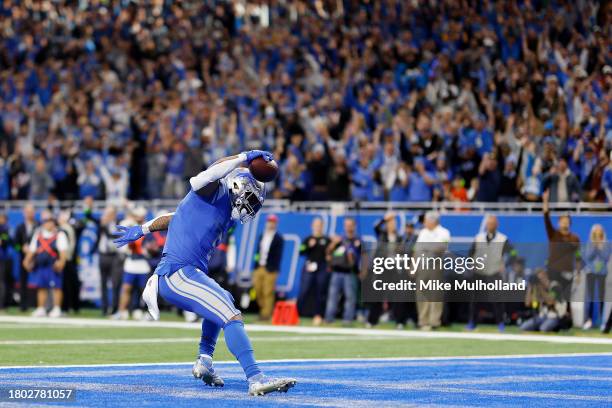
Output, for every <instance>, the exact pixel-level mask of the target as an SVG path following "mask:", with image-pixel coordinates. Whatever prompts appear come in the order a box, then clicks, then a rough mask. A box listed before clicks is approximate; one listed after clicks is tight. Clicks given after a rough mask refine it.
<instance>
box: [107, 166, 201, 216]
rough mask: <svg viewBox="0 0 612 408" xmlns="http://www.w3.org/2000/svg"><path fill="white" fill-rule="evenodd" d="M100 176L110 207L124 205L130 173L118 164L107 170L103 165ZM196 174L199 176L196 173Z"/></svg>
mask: <svg viewBox="0 0 612 408" xmlns="http://www.w3.org/2000/svg"><path fill="white" fill-rule="evenodd" d="M99 170H100V176H101V177H102V181H103V182H104V196H105V198H106V202H107V203H108V204H109V205H116V206H117V205H123V204H124V203H125V201H126V200H127V194H128V182H129V179H128V171H127V169H126V168H125V167H123V166H122V165H120V164H117V165H116V166H115V167H112V168H110V169H109V168H107V166H105V165H101V166H100V168H99ZM194 174H197V172H196V173H194Z"/></svg>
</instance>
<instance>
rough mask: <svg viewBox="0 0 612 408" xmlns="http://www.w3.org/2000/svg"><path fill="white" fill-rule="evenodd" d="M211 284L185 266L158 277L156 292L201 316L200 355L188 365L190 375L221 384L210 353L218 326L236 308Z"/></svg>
mask: <svg viewBox="0 0 612 408" xmlns="http://www.w3.org/2000/svg"><path fill="white" fill-rule="evenodd" d="M149 282H151V280H149ZM213 283H214V285H213ZM148 284H149V283H147V285H148ZM215 285H216V282H214V281H213V280H212V279H210V278H209V277H208V276H206V274H205V273H204V272H202V271H199V270H198V269H196V268H194V267H185V268H182V269H180V270H178V271H176V272H175V273H173V274H171V275H165V276H160V277H159V278H158V287H159V294H160V295H161V296H162V297H163V298H164V299H165V300H166V301H168V302H170V303H172V304H173V305H175V306H177V307H179V308H181V309H183V310H186V311H189V312H192V313H195V314H197V315H198V316H200V317H202V318H203V319H204V321H203V322H202V337H201V339H200V355H199V356H198V358H197V360H196V362H195V364H194V366H193V369H192V373H193V375H194V377H196V378H201V379H202V380H203V381H204V383H206V384H207V385H214V386H216V387H222V386H223V380H222V379H221V378H220V377H219V376H218V375H217V374H216V373H215V370H214V368H213V365H212V353H213V352H214V348H215V345H216V340H217V337H218V335H219V332H220V330H221V328H222V327H223V326H225V324H226V323H227V322H229V321H230V319H231V318H232V317H233V316H235V315H236V314H238V313H239V312H238V310H237V309H236V308H235V307H234V305H233V300H231V299H230V297H229V296H228V295H226V293H225V290H224V289H222V288H221V287H219V286H218V285H216V286H215ZM145 292H146V290H145ZM155 296H156V295H155ZM144 297H145V295H144V294H143V298H144ZM147 303H148V302H147ZM149 311H151V309H150V306H149Z"/></svg>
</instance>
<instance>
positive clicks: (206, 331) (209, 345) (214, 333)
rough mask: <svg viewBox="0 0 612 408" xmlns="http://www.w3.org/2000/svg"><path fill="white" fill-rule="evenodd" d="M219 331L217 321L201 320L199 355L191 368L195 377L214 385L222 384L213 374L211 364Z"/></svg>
mask: <svg viewBox="0 0 612 408" xmlns="http://www.w3.org/2000/svg"><path fill="white" fill-rule="evenodd" d="M220 332H221V326H219V325H218V324H217V323H215V322H213V321H211V320H206V319H204V320H202V335H201V337H200V348H199V355H198V358H197V359H196V362H195V364H194V365H193V369H192V373H193V376H194V377H195V378H201V379H202V381H204V383H206V384H207V385H214V386H215V387H223V385H224V382H223V379H221V377H219V376H218V375H216V374H215V371H214V369H213V366H212V365H213V362H212V359H213V354H214V352H215V346H216V345H217V338H218V337H219V333H220Z"/></svg>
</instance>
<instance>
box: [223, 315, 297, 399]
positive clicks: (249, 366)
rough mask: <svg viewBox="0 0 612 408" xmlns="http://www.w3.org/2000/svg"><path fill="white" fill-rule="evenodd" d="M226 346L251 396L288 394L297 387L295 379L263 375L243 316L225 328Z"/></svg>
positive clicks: (234, 318) (239, 316)
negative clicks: (277, 393) (238, 366)
mask: <svg viewBox="0 0 612 408" xmlns="http://www.w3.org/2000/svg"><path fill="white" fill-rule="evenodd" d="M223 332H224V334H225V344H227V348H228V349H229V351H230V352H231V353H232V354H233V355H234V357H236V359H237V360H238V362H239V363H240V366H241V367H242V370H243V371H244V374H245V376H246V377H247V381H248V383H249V395H264V394H268V393H270V392H275V391H279V392H287V390H289V388H291V387H293V386H295V384H296V383H297V381H296V380H295V379H294V378H270V377H267V376H265V375H264V374H263V372H262V371H261V369H260V368H259V365H258V364H257V361H256V360H255V353H254V352H253V346H252V345H251V341H250V340H249V336H247V334H246V331H245V329H244V323H243V322H242V315H240V314H237V315H236V316H234V317H232V319H231V320H230V321H229V322H228V323H227V324H226V325H225V327H224V328H223Z"/></svg>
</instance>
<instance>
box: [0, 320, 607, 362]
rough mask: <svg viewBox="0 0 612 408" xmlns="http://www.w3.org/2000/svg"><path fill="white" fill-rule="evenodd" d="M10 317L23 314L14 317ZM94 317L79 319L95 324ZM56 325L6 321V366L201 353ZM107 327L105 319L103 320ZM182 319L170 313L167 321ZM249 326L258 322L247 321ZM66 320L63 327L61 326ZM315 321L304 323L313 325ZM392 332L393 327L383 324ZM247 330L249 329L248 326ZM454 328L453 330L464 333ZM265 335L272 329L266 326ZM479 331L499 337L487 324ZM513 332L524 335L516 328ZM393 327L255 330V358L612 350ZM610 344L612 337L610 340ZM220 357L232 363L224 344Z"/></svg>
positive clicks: (172, 333)
mask: <svg viewBox="0 0 612 408" xmlns="http://www.w3.org/2000/svg"><path fill="white" fill-rule="evenodd" d="M10 314H11V315H17V313H16V312H11V313H10ZM94 316H97V315H96V314H94V312H85V313H82V314H81V315H80V316H79V317H88V318H94ZM67 319H70V318H69V317H68V318H64V319H58V320H55V321H54V323H53V324H52V325H49V324H39V323H32V322H28V321H27V319H23V320H22V322H20V323H15V322H1V321H0V366H7V365H63V364H102V363H159V362H180V361H190V360H192V359H193V358H194V357H195V355H196V353H197V343H198V341H199V335H200V332H199V329H198V327H197V326H194V327H192V328H166V327H146V326H145V327H81V326H72V325H68V324H67V323H66V322H65V321H64V320H67ZM97 319H98V320H96V321H98V322H99V321H100V320H99V319H100V318H97ZM173 320H178V318H177V317H176V316H174V315H170V314H165V315H164V316H163V317H162V321H173ZM246 320H247V322H248V321H249V320H253V318H252V317H247V319H246ZM62 321H64V323H62ZM309 324H310V322H309V320H303V321H302V325H304V326H308V325H309ZM381 326H382V328H389V329H390V328H391V325H381ZM247 329H248V325H247ZM461 329H462V326H459V325H455V326H452V327H450V328H448V329H446V330H449V331H460V330H461ZM264 330H265V328H264ZM479 332H480V333H488V332H495V329H494V328H493V327H492V326H482V327H480V328H479ZM508 332H510V333H513V332H517V331H516V329H515V328H512V327H510V328H509V329H508ZM393 333H395V332H394V331H392V330H391V329H390V330H389V334H388V335H386V336H380V335H374V334H373V335H367V334H366V335H363V334H361V335H351V334H348V335H347V334H326V333H316V334H311V333H291V332H272V331H270V332H267V331H256V332H252V333H251V334H250V335H251V339H252V342H253V346H254V348H255V352H256V356H257V358H258V359H261V360H268V359H304V358H356V357H432V356H475V355H508V354H550V353H594V352H612V344H556V343H550V342H545V341H528V342H527V341H513V340H488V339H479V338H470V339H450V338H399V337H396V336H395V335H394V334H393ZM584 335H589V336H590V337H596V336H599V337H601V335H599V334H596V332H595V331H591V332H588V333H584V332H581V331H570V332H568V333H566V334H565V336H584ZM607 337H608V338H611V337H610V336H607ZM215 359H216V360H218V361H222V360H233V357H232V356H231V355H230V354H229V352H228V351H227V348H226V347H225V344H224V341H223V338H222V337H221V338H220V340H219V344H218V347H217V350H216V353H215Z"/></svg>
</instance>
